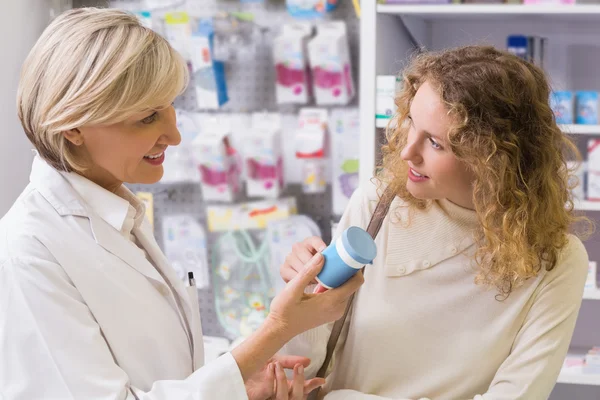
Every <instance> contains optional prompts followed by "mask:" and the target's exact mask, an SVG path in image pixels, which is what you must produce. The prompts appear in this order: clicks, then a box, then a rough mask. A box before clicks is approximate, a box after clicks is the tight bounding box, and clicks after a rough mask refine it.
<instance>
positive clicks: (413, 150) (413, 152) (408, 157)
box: [400, 141, 423, 165]
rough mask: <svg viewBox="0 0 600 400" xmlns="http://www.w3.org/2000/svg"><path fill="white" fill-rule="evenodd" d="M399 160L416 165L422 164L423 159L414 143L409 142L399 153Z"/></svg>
mask: <svg viewBox="0 0 600 400" xmlns="http://www.w3.org/2000/svg"><path fill="white" fill-rule="evenodd" d="M400 158H402V159H403V160H404V161H410V162H412V163H413V164H415V165H418V164H420V163H422V162H423V158H422V157H421V154H420V152H419V148H418V145H417V143H416V142H414V141H413V142H411V141H409V142H408V143H407V144H406V146H405V147H404V149H402V152H401V153H400Z"/></svg>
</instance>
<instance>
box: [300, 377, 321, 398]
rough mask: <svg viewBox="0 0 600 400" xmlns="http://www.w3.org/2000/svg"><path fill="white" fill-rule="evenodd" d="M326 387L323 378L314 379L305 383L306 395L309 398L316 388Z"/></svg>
mask: <svg viewBox="0 0 600 400" xmlns="http://www.w3.org/2000/svg"><path fill="white" fill-rule="evenodd" d="M323 385H325V379H323V378H313V379H309V380H307V381H306V382H304V395H305V396H307V395H308V394H310V392H312V391H313V390H315V389H316V388H318V387H320V386H323Z"/></svg>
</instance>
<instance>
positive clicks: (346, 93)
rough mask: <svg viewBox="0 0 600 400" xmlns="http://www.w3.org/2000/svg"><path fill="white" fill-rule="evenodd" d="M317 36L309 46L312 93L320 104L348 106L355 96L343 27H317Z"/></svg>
mask: <svg viewBox="0 0 600 400" xmlns="http://www.w3.org/2000/svg"><path fill="white" fill-rule="evenodd" d="M317 31H318V33H317V36H315V38H314V39H313V40H311V41H310V42H309V43H308V58H309V60H310V66H311V71H312V77H313V92H314V95H315V100H316V103H317V104H319V105H335V104H338V105H339V104H341V105H344V104H348V103H349V102H350V100H352V98H353V97H354V93H355V88H354V79H353V77H352V65H351V64H350V48H349V46H348V34H347V31H346V24H345V23H344V22H342V21H332V22H327V23H323V24H320V25H319V26H318V28H317Z"/></svg>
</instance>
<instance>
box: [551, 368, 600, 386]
mask: <svg viewBox="0 0 600 400" xmlns="http://www.w3.org/2000/svg"><path fill="white" fill-rule="evenodd" d="M557 382H558V383H568V384H572V385H593V386H600V374H584V373H583V368H582V367H570V368H568V369H566V370H565V369H563V370H562V371H561V372H560V375H559V376H558V380H557Z"/></svg>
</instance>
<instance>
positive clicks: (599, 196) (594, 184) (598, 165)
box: [587, 139, 600, 201]
mask: <svg viewBox="0 0 600 400" xmlns="http://www.w3.org/2000/svg"><path fill="white" fill-rule="evenodd" d="M587 149H588V172H587V197H588V200H591V201H600V139H589V140H588V148H587Z"/></svg>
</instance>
